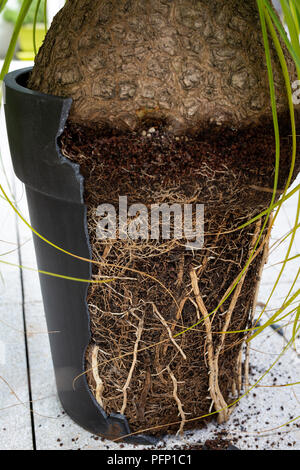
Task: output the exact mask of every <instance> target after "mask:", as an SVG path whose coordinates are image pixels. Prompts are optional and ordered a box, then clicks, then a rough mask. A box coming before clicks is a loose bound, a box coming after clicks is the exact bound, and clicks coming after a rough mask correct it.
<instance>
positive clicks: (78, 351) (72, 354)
mask: <svg viewBox="0 0 300 470" xmlns="http://www.w3.org/2000/svg"><path fill="white" fill-rule="evenodd" d="M30 70H31V69H30V68H27V69H22V70H18V71H16V72H12V73H9V74H8V75H7V76H6V77H5V80H4V83H5V90H4V91H5V94H4V104H5V115H6V124H7V132H8V139H9V144H10V150H11V155H12V160H13V165H14V169H15V173H16V175H17V177H18V178H19V179H20V180H21V181H22V182H23V183H24V184H25V187H26V194H27V200H28V206H29V212H30V219H31V224H32V226H33V227H34V228H35V229H36V230H37V232H38V233H39V234H41V235H43V236H44V237H45V238H46V239H47V240H49V241H51V242H52V243H54V244H56V245H58V246H59V247H61V248H63V249H64V250H67V251H68V252H71V253H74V254H76V255H79V256H81V257H84V258H88V259H90V256H91V250H90V245H89V237H88V231H87V221H86V207H85V205H84V201H83V189H84V188H83V183H84V181H83V177H82V176H81V175H80V172H79V165H76V164H73V163H71V162H70V161H68V160H67V159H66V158H64V157H63V156H62V155H61V153H60V150H59V147H58V144H57V139H58V137H59V136H60V135H61V133H62V132H63V129H64V125H65V122H66V120H67V118H68V113H69V110H70V107H71V104H72V100H71V99H64V98H58V97H55V96H50V95H45V94H41V93H38V92H34V91H31V90H29V89H28V88H26V83H27V79H28V74H29V73H30ZM34 243H35V250H36V257H37V262H38V267H39V269H40V270H43V271H47V272H52V273H56V274H61V275H64V276H71V277H74V278H80V279H90V278H91V264H90V263H88V262H86V261H80V260H77V259H75V258H73V257H71V256H69V255H66V254H64V253H62V252H61V251H58V250H57V249H56V248H54V247H52V246H50V245H49V244H48V243H46V242H44V241H43V240H41V239H40V238H39V237H37V236H34ZM40 282H41V289H42V294H43V301H44V308H45V313H46V319H47V325H48V329H49V331H58V332H59V333H56V334H51V335H50V345H51V352H52V359H53V364H54V370H55V376H56V382H57V390H58V395H59V398H60V401H61V403H62V406H63V408H64V409H65V411H66V412H67V413H68V415H69V416H70V417H71V418H72V419H73V420H74V421H75V422H76V423H78V424H79V425H80V426H82V427H83V428H85V429H87V430H88V431H89V432H91V433H93V434H97V435H101V436H104V437H106V438H108V439H116V438H120V437H122V436H126V435H128V434H130V429H129V425H128V422H127V420H126V418H125V416H123V415H121V414H112V415H110V416H107V415H106V413H105V412H104V410H103V409H102V408H101V407H100V406H99V404H98V403H97V402H96V400H95V399H94V397H93V395H92V393H91V391H90V389H89V387H88V383H87V380H86V376H85V374H83V373H84V371H85V352H86V348H87V346H88V344H89V342H90V328H89V313H88V306H87V303H86V295H87V288H88V283H80V282H75V281H70V280H66V279H62V278H55V277H49V276H47V275H43V274H40ZM81 374H83V375H81ZM80 375H81V376H80ZM78 376H80V378H79V379H78V380H77V381H76V383H75V390H74V388H73V381H74V378H75V377H78ZM124 442H128V443H131V444H155V443H156V442H157V440H156V439H154V438H153V437H151V436H143V435H140V436H131V437H127V438H124Z"/></svg>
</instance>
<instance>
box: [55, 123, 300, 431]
mask: <svg viewBox="0 0 300 470" xmlns="http://www.w3.org/2000/svg"><path fill="white" fill-rule="evenodd" d="M154 129H155V131H153V129H151V132H148V131H149V128H148V127H145V129H140V130H139V131H138V132H137V133H134V134H133V133H131V134H114V132H112V131H110V130H107V132H106V134H103V133H102V134H99V133H97V132H96V131H93V130H91V129H84V128H82V127H79V126H77V125H71V124H69V126H68V127H67V128H66V130H65V132H64V134H63V136H62V139H61V148H62V151H63V154H64V155H65V156H67V157H68V158H70V159H71V160H72V161H74V162H77V163H79V164H80V169H81V173H82V174H83V175H84V177H85V201H86V204H87V206H88V227H89V235H90V242H91V247H92V256H93V260H94V261H97V262H99V264H98V265H96V264H95V265H94V268H93V277H94V278H95V279H99V278H101V279H102V278H103V277H106V276H107V277H108V278H113V279H114V281H113V282H111V283H107V284H104V285H103V284H101V285H91V286H90V288H89V292H88V305H89V310H90V316H91V333H92V343H91V344H90V347H89V350H88V354H87V358H86V360H87V368H88V369H92V370H91V371H90V372H89V374H88V380H89V385H90V387H91V389H92V390H93V393H94V395H95V397H96V399H97V401H98V402H99V403H100V404H101V406H103V407H104V409H105V410H106V412H107V413H108V414H109V413H111V412H122V413H124V414H125V415H126V417H127V418H128V420H129V424H130V427H131V429H132V431H137V430H142V429H145V428H146V429H147V428H152V427H155V429H152V430H151V431H149V432H151V433H153V434H160V433H164V432H177V431H182V430H183V429H187V428H191V427H195V426H199V421H196V422H193V421H191V422H186V421H187V420H190V419H191V418H195V417H199V416H203V415H207V414H208V413H209V412H211V411H215V410H220V409H222V408H224V407H226V405H228V404H230V403H231V402H232V401H233V398H234V397H236V396H237V395H238V394H239V392H240V389H241V383H242V375H243V373H242V366H243V360H244V357H243V355H242V352H243V339H244V338H245V333H234V334H228V335H225V334H221V332H225V331H239V330H244V329H246V328H247V327H249V326H251V322H252V317H253V308H254V303H255V298H256V290H257V285H258V280H259V279H258V278H259V274H260V272H261V266H262V264H263V263H264V261H265V256H266V247H265V246H264V244H263V242H264V241H265V242H267V230H265V232H264V234H263V236H262V238H261V240H260V242H259V246H260V251H259V252H258V254H257V255H256V257H255V259H254V260H253V262H252V263H251V265H250V267H249V268H248V269H247V270H246V271H245V273H244V275H243V276H242V277H241V279H240V282H239V283H238V285H237V287H236V289H235V290H234V292H233V294H232V295H231V296H230V297H229V298H228V299H227V300H225V302H224V303H223V305H222V306H221V307H220V308H219V310H218V311H216V312H215V313H214V314H213V315H209V314H210V313H211V312H213V311H214V310H215V309H216V308H217V306H218V304H219V302H220V301H221V300H222V298H223V297H224V296H226V293H227V292H228V291H229V289H230V288H231V286H232V285H233V283H234V281H235V280H236V279H237V278H238V276H239V274H240V273H241V270H242V268H243V267H244V266H245V265H246V263H247V260H248V258H249V256H250V253H251V251H252V250H253V248H254V246H255V244H256V243H257V242H258V237H259V232H260V229H261V227H262V224H263V222H264V219H261V220H260V221H258V222H255V223H253V224H251V225H250V226H248V227H246V228H245V229H243V230H237V231H234V229H235V228H237V226H239V225H241V224H242V223H243V222H245V221H246V220H249V218H251V217H253V216H254V215H256V214H258V213H259V212H260V211H261V210H262V209H265V208H266V207H267V206H268V204H269V203H270V200H271V196H272V187H273V181H274V154H275V152H274V137H273V135H272V131H271V129H272V127H271V124H270V126H268V125H265V126H264V127H262V128H257V127H256V128H248V129H244V130H243V131H239V132H237V131H234V130H227V131H224V130H223V131H222V132H220V133H215V132H212V130H211V129H210V130H208V131H207V133H206V132H202V133H201V134H199V135H198V136H193V137H192V136H188V135H185V136H180V137H175V136H174V135H170V134H168V133H167V132H165V131H164V129H163V126H159V125H157V126H156V127H155V126H154ZM289 134H290V131H289V129H288V128H286V129H285V128H283V129H282V142H284V145H283V146H282V153H281V170H280V175H279V188H278V189H279V190H282V189H283V187H284V184H285V182H286V180H287V176H288V174H289V169H290V163H291V145H290V137H289ZM212 136H215V137H214V138H213V139H212ZM124 195H125V196H128V204H133V203H142V204H146V205H147V206H149V205H150V204H153V203H164V202H165V203H168V204H172V203H174V202H176V203H179V204H186V203H204V204H205V243H204V247H203V248H202V249H201V250H195V251H189V250H186V247H185V246H184V244H185V243H184V242H185V241H184V240H174V239H173V240H169V241H163V240H159V241H154V240H148V241H142V240H140V241H134V240H130V239H129V240H99V239H97V237H96V225H97V221H98V219H97V216H96V208H97V206H98V205H99V204H101V203H110V204H115V205H116V206H117V205H118V199H119V196H124ZM226 232H227V233H226ZM228 232H229V233H228ZM266 245H267V243H266ZM194 324H197V326H196V327H194V328H193V329H191V330H190V331H188V332H186V333H184V334H182V335H180V336H177V337H176V335H177V334H179V333H182V332H183V331H185V330H186V329H187V328H189V327H191V326H192V325H194ZM227 417H228V410H223V411H222V412H220V413H219V414H218V420H219V422H222V421H224V420H226V419H227ZM203 422H204V421H203V420H202V421H201V423H203ZM169 423H177V424H175V425H169Z"/></svg>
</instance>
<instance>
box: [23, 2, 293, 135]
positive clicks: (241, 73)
mask: <svg viewBox="0 0 300 470" xmlns="http://www.w3.org/2000/svg"><path fill="white" fill-rule="evenodd" d="M272 57H273V70H274V75H275V83H276V88H277V95H278V99H277V104H278V111H279V113H280V112H282V111H284V110H286V109H287V102H286V97H285V86H284V81H283V78H282V74H281V69H280V64H279V61H278V59H277V56H276V52H275V51H274V50H272ZM289 67H290V69H291V70H292V65H291V60H290V61H289ZM29 87H30V88H32V89H34V90H39V91H42V92H44V93H48V94H54V95H59V96H67V97H72V98H73V100H74V103H73V107H72V111H71V115H70V118H71V120H72V121H74V122H77V123H84V124H85V125H87V124H92V125H96V126H98V127H101V126H103V125H110V126H112V127H113V128H117V129H120V128H121V129H129V130H133V129H135V128H136V127H137V126H139V124H140V122H141V120H143V119H147V118H148V119H150V120H156V119H159V120H162V121H163V122H165V123H166V125H167V127H168V128H169V129H170V130H171V131H174V132H184V131H186V130H187V129H199V127H200V128H201V127H203V125H206V124H207V123H213V124H217V125H226V126H230V127H236V128H239V127H243V126H244V125H245V124H249V123H258V122H263V121H264V120H265V119H271V108H270V97H269V85H268V78H267V70H266V61H265V51H264V46H263V42H262V33H261V26H260V21H259V15H258V11H257V5H256V0H247V1H244V0H227V1H226V2H224V1H223V0H99V1H94V0H72V1H70V0H69V1H67V3H66V6H65V7H64V8H63V9H62V10H61V11H60V12H59V13H58V14H57V16H56V17H55V19H54V21H53V24H52V26H51V28H50V30H49V32H48V34H47V37H46V40H45V42H44V45H43V46H42V48H41V49H40V51H39V54H38V56H37V58H36V63H35V67H34V70H33V73H32V76H31V79H30V82H29Z"/></svg>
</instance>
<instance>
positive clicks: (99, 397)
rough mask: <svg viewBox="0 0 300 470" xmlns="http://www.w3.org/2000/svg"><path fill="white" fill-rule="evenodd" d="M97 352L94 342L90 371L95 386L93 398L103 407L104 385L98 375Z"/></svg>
mask: <svg viewBox="0 0 300 470" xmlns="http://www.w3.org/2000/svg"><path fill="white" fill-rule="evenodd" d="M98 353H99V346H97V345H96V344H95V346H94V347H93V350H92V372H93V378H94V380H95V383H96V388H95V398H96V400H97V402H98V403H99V405H101V406H102V408H103V398H102V395H103V390H104V385H103V381H102V379H101V378H100V376H99V369H98Z"/></svg>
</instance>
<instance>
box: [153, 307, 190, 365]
mask: <svg viewBox="0 0 300 470" xmlns="http://www.w3.org/2000/svg"><path fill="white" fill-rule="evenodd" d="M152 307H153V311H154V313H155V314H156V315H157V316H158V318H159V319H160V321H161V322H162V324H163V325H164V327H165V328H166V330H167V332H168V335H169V338H170V340H171V342H172V343H173V344H174V346H175V348H176V349H178V351H179V352H180V354H181V355H182V357H183V359H184V360H186V359H187V357H186V355H185V353H184V352H183V350H182V349H181V347H180V346H179V345H178V344H177V343H176V341H175V339H174V337H173V333H172V330H171V328H170V327H169V325H168V324H167V322H166V320H165V319H164V317H163V316H162V315H161V314H160V313H159V311H158V310H157V307H156V305H155V304H154V303H152Z"/></svg>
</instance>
